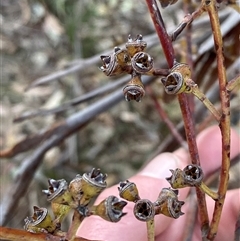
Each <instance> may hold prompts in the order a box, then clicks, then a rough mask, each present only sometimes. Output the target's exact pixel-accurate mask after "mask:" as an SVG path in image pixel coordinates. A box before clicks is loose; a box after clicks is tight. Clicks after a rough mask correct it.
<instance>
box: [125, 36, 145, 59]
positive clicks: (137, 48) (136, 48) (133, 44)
mask: <svg viewBox="0 0 240 241" xmlns="http://www.w3.org/2000/svg"><path fill="white" fill-rule="evenodd" d="M146 47H147V42H145V41H143V37H142V35H141V34H139V35H137V38H136V39H134V40H133V39H132V37H131V35H129V36H128V41H127V43H126V49H127V51H128V53H129V55H130V57H131V58H132V57H133V56H134V55H135V54H136V53H138V52H142V51H144V50H145V49H146Z"/></svg>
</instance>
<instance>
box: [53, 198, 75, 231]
mask: <svg viewBox="0 0 240 241" xmlns="http://www.w3.org/2000/svg"><path fill="white" fill-rule="evenodd" d="M51 208H52V211H53V214H54V218H55V219H54V220H53V222H54V223H56V226H57V227H58V228H59V229H60V227H61V223H62V221H63V220H64V218H65V217H66V216H67V215H68V213H69V212H70V210H71V207H70V206H68V205H64V204H59V203H54V202H51Z"/></svg>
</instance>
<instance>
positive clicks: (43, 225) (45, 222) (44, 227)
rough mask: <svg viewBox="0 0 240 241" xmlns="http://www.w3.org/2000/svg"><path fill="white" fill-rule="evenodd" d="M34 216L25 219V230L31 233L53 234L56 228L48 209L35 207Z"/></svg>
mask: <svg viewBox="0 0 240 241" xmlns="http://www.w3.org/2000/svg"><path fill="white" fill-rule="evenodd" d="M33 210H34V212H33V216H32V217H27V218H25V219H24V222H25V225H24V229H25V230H27V231H28V232H31V233H41V232H44V233H52V232H53V231H54V230H55V229H56V226H55V225H54V224H53V222H52V218H51V216H50V215H49V213H48V210H47V209H46V208H39V207H37V206H34V207H33Z"/></svg>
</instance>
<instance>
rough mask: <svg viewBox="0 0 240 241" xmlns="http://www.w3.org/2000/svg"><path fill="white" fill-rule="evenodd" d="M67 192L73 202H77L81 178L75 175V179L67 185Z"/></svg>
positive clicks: (79, 197)
mask: <svg viewBox="0 0 240 241" xmlns="http://www.w3.org/2000/svg"><path fill="white" fill-rule="evenodd" d="M68 190H69V192H70V193H71V195H72V197H73V199H74V200H77V201H79V200H80V199H81V196H82V176H81V175H79V174H78V175H76V177H75V178H74V179H73V180H72V181H71V182H70V183H69V186H68Z"/></svg>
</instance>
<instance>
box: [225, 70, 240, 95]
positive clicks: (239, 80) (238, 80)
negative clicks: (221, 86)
mask: <svg viewBox="0 0 240 241" xmlns="http://www.w3.org/2000/svg"><path fill="white" fill-rule="evenodd" d="M238 85H240V74H239V75H237V76H236V77H235V78H233V79H232V80H230V81H229V82H228V84H227V90H228V91H232V90H233V89H234V88H236V87H237V86H238Z"/></svg>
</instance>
